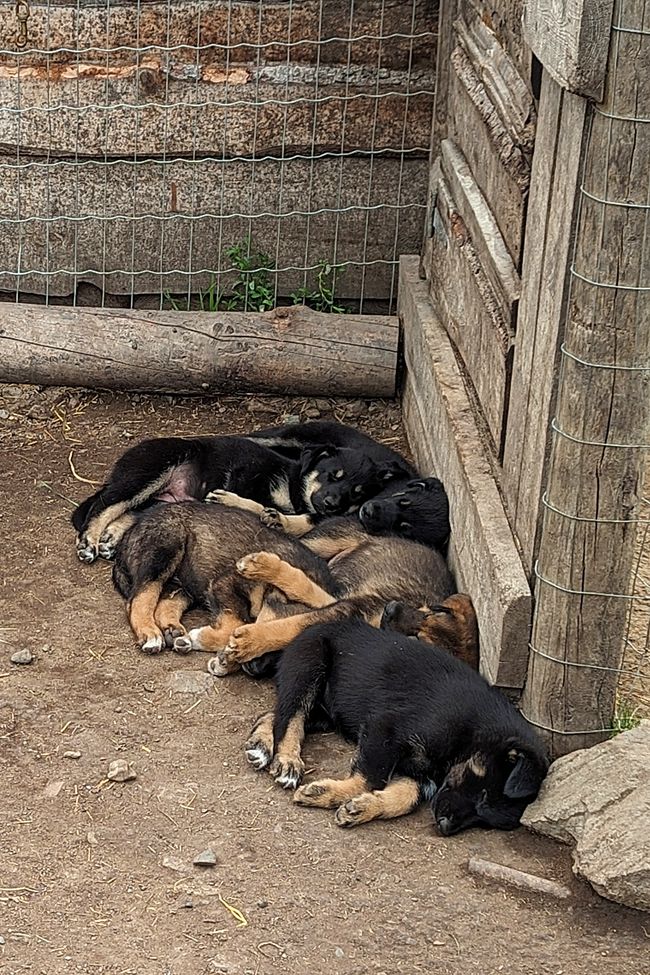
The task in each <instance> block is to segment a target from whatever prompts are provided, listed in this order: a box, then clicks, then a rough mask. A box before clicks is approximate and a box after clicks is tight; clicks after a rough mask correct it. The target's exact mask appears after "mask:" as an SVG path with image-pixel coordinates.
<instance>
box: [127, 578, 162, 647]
mask: <svg viewBox="0 0 650 975" xmlns="http://www.w3.org/2000/svg"><path fill="white" fill-rule="evenodd" d="M162 587H163V583H162V582H161V581H160V580H159V579H157V580H155V581H154V582H148V583H146V585H144V586H143V587H142V589H140V591H139V592H138V593H136V595H135V596H134V597H133V599H132V600H131V602H130V603H129V605H128V607H127V612H128V616H129V623H130V624H131V629H132V630H133V632H134V633H135V638H136V640H137V641H138V643H139V644H140V649H141V650H142V652H143V653H160V651H161V650H162V648H163V646H164V644H165V641H164V639H163V635H162V631H161V629H160V627H159V626H158V624H157V623H156V620H155V613H156V608H157V606H158V601H159V599H160V594H161V592H162Z"/></svg>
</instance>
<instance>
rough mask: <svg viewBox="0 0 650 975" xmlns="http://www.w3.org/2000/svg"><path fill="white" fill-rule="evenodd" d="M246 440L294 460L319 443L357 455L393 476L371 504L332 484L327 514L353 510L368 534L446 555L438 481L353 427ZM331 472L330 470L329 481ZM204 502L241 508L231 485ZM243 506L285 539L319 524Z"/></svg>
mask: <svg viewBox="0 0 650 975" xmlns="http://www.w3.org/2000/svg"><path fill="white" fill-rule="evenodd" d="M249 436H250V439H252V440H255V441H256V442H258V443H262V444H264V445H265V446H267V447H270V448H271V449H273V450H274V451H277V452H281V453H282V454H284V455H286V456H297V455H298V453H299V451H300V450H301V449H303V448H304V447H305V446H307V445H312V446H314V445H317V444H319V443H320V444H322V445H323V446H324V447H327V446H328V445H329V446H330V447H334V448H350V449H356V450H358V451H359V452H360V453H361V454H362V455H363V456H364V457H366V458H367V459H369V460H370V461H372V462H373V463H374V464H375V465H376V466H378V467H379V468H380V469H382V470H383V469H387V470H390V471H392V474H393V476H392V477H387V478H385V479H384V482H383V484H380V486H379V489H378V490H377V491H376V492H375V493H374V494H372V495H368V498H372V500H367V501H365V502H364V503H362V504H358V503H357V504H356V505H353V504H352V503H351V500H356V501H358V500H359V498H358V497H357V498H356V499H350V497H349V489H348V486H347V484H346V483H345V480H343V479H342V480H341V481H340V482H339V483H336V482H335V481H331V482H330V484H329V496H330V499H331V503H332V511H331V512H330V513H332V514H334V513H339V514H340V513H342V512H344V511H353V512H356V511H358V515H355V519H356V518H357V517H358V520H359V521H360V522H361V524H362V526H363V527H364V528H365V530H366V531H367V532H369V533H370V534H373V535H380V534H387V533H392V534H395V535H400V536H401V537H402V538H410V539H413V540H414V541H418V542H421V543H422V544H423V545H430V546H431V547H433V548H438V549H439V550H440V551H442V552H443V553H444V552H445V551H446V546H447V542H448V539H449V533H450V526H449V502H448V500H447V495H446V493H445V489H444V487H443V485H442V483H441V482H440V481H439V480H438V478H437V477H419V476H418V474H417V471H416V470H415V468H414V467H412V466H411V465H410V464H409V463H408V462H407V461H406V460H405V459H404V458H403V457H402V456H401V455H400V454H398V453H397V451H395V450H392V448H390V447H387V446H386V445H385V444H380V443H377V441H375V440H372V438H371V437H368V436H367V435H366V434H365V433H361V432H360V431H359V430H355V429H354V428H353V427H348V426H346V425H345V424H343V423H334V422H331V421H327V420H315V421H313V422H310V423H295V424H289V425H287V426H284V427H270V428H269V429H267V430H260V431H258V432H257V433H254V434H250V435H249ZM333 471H334V467H333V466H332V470H330V471H329V474H330V476H331V474H332V473H333ZM206 500H208V501H213V502H216V503H220V504H225V505H229V506H231V507H241V506H242V499H241V498H238V497H237V492H236V491H235V489H234V488H233V487H232V486H230V487H229V489H228V490H227V491H224V490H217V491H215V492H213V493H212V494H211V495H210V496H209V497H208V498H207V499H206ZM243 506H244V507H245V509H246V510H247V511H251V512H252V513H257V514H259V515H260V517H262V519H263V520H264V519H266V523H267V524H269V525H271V526H273V525H274V526H275V527H281V528H282V529H283V531H285V532H287V534H290V535H295V536H296V537H302V536H303V535H305V534H306V533H307V532H309V531H311V529H312V528H313V527H314V526H315V525H316V524H318V522H319V518H318V516H317V515H316V516H315V515H314V512H311V511H309V510H306V511H304V512H302V513H300V514H293V515H292V514H287V513H286V512H274V511H267V512H265V511H264V509H263V505H261V504H258V505H250V504H247V503H244V504H243ZM276 507H277V506H276ZM334 507H336V511H334Z"/></svg>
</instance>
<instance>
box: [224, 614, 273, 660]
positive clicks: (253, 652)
mask: <svg viewBox="0 0 650 975" xmlns="http://www.w3.org/2000/svg"><path fill="white" fill-rule="evenodd" d="M256 633H257V630H256V624H255V623H245V624H244V625H243V626H238V627H237V629H236V630H235V632H234V633H233V634H232V636H231V637H230V640H229V641H228V646H227V647H226V648H225V650H224V657H225V658H226V659H227V660H229V661H231V663H234V664H245V663H247V662H248V661H249V660H254V659H255V658H256V657H261V656H262V654H263V653H265V652H266V647H265V646H260V640H259V638H258V637H257V636H256Z"/></svg>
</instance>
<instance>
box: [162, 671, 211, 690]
mask: <svg viewBox="0 0 650 975" xmlns="http://www.w3.org/2000/svg"><path fill="white" fill-rule="evenodd" d="M169 686H170V688H171V689H172V691H173V692H174V693H176V694H207V693H208V691H210V690H212V688H213V687H214V677H213V676H212V674H208V673H207V671H205V670H175V671H174V672H173V674H171V675H170V678H169Z"/></svg>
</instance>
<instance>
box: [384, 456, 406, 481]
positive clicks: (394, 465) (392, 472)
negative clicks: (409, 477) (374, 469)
mask: <svg viewBox="0 0 650 975" xmlns="http://www.w3.org/2000/svg"><path fill="white" fill-rule="evenodd" d="M378 471H379V477H380V480H382V481H385V482H388V481H394V480H395V478H397V477H404V476H405V475H406V473H407V472H406V470H405V469H404V467H403V466H402V465H401V464H400V462H399V461H397V460H391V461H389V462H388V463H387V464H380V465H379V467H378Z"/></svg>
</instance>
